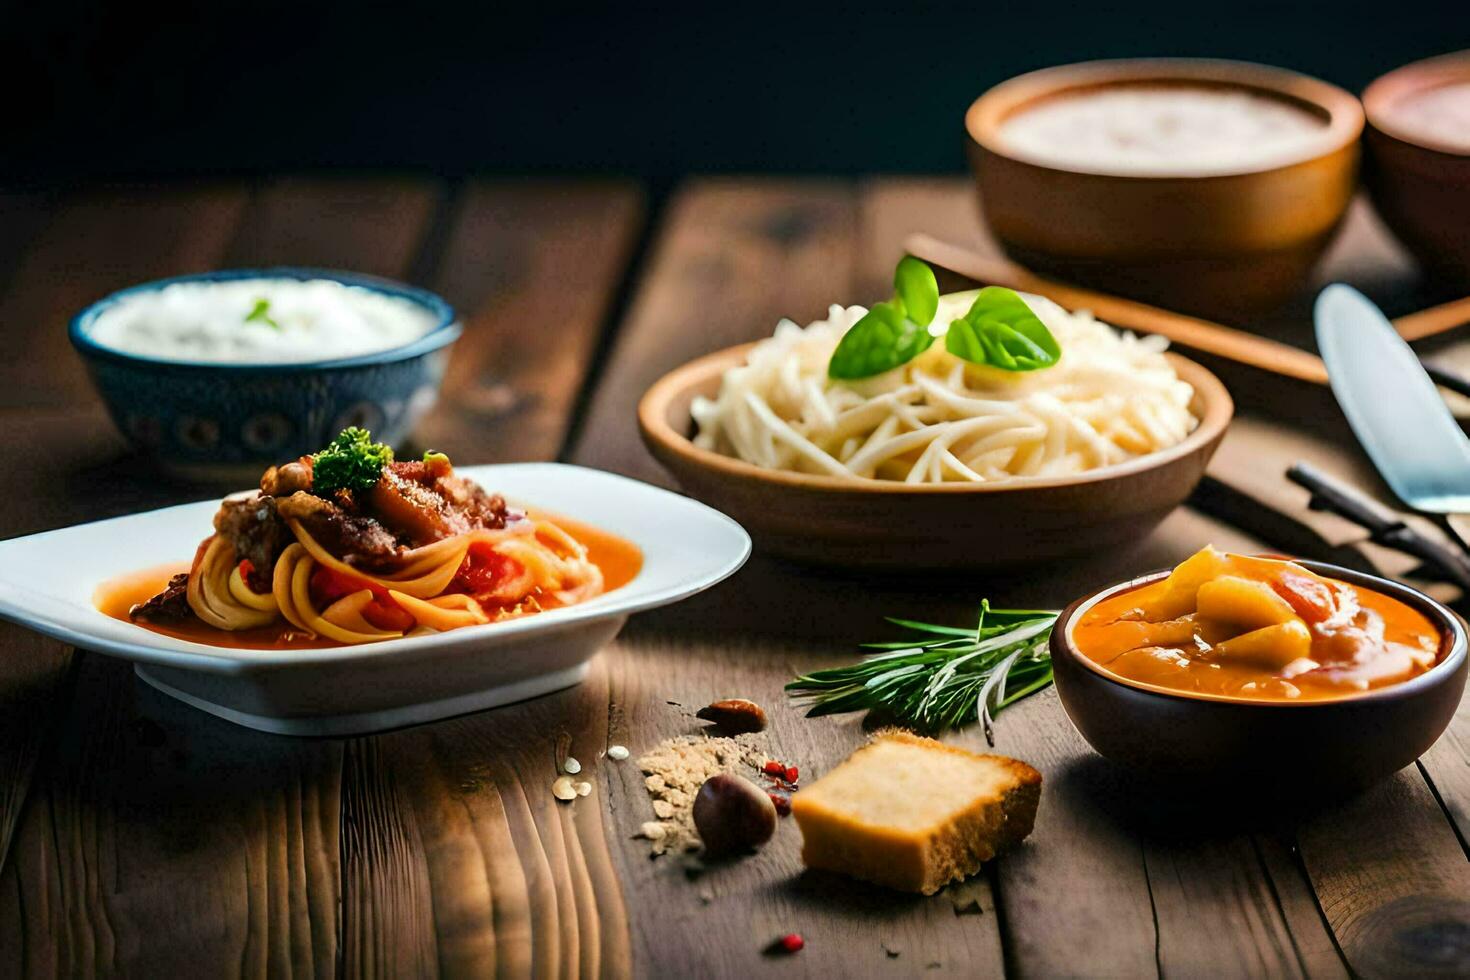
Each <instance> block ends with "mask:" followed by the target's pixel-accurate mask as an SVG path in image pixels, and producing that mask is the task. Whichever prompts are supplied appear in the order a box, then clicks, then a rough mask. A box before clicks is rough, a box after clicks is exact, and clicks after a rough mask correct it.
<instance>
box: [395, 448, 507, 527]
mask: <svg viewBox="0 0 1470 980" xmlns="http://www.w3.org/2000/svg"><path fill="white" fill-rule="evenodd" d="M441 471H442V468H435V467H431V466H430V465H429V464H427V463H418V462H408V463H391V464H389V465H388V466H386V467H384V469H383V475H382V476H381V477H379V478H378V482H377V484H376V485H374V487H373V488H372V490H370V491H368V494H367V501H366V502H367V504H368V506H369V507H370V508H371V510H372V511H373V513H374V514H375V515H376V516H377V518H378V519H379V520H380V521H382V522H383V523H384V524H386V525H388V526H389V527H390V528H392V529H393V530H394V531H396V532H397V533H399V534H400V535H402V536H404V537H406V538H408V540H409V541H410V542H411V543H413V544H414V545H422V544H428V543H430V542H432V541H438V540H440V539H441V538H447V537H450V536H452V535H455V534H464V533H465V532H466V531H473V530H475V529H476V528H502V527H504V526H505V522H506V517H507V509H506V506H505V500H504V498H502V497H500V496H498V495H493V494H488V493H486V492H485V491H484V490H482V489H481V488H480V487H479V486H478V485H477V484H475V483H474V482H472V481H470V480H466V479H464V478H462V477H457V476H454V475H453V473H452V472H450V473H447V474H444V475H440V473H441Z"/></svg>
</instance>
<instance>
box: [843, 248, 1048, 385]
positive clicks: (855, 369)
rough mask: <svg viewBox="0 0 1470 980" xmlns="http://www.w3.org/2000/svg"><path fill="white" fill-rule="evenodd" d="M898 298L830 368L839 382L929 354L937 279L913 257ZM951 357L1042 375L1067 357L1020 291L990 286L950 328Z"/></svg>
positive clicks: (899, 279) (878, 308) (905, 263)
mask: <svg viewBox="0 0 1470 980" xmlns="http://www.w3.org/2000/svg"><path fill="white" fill-rule="evenodd" d="M893 286H894V297H893V299H892V300H890V301H888V302H886V303H878V304H877V305H875V306H874V307H873V308H872V309H871V310H869V311H868V312H867V314H866V315H864V316H863V318H862V319H860V320H858V322H857V323H854V324H853V325H852V327H851V328H850V329H849V330H848V331H847V333H846V334H844V335H843V337H842V340H841V341H839V342H838V344H837V349H836V350H834V351H833V352H832V358H831V360H830V361H828V362H827V375H828V377H831V378H835V379H837V380H839V381H855V380H859V379H861V378H871V377H873V376H874V375H878V374H882V373H884V372H885V371H892V370H893V369H894V368H896V367H901V366H903V365H904V364H907V363H908V362H909V361H912V360H913V359H914V358H916V357H918V356H919V355H920V354H922V353H924V351H926V350H928V349H929V347H930V345H931V344H933V343H934V340H935V334H934V333H933V331H932V330H931V328H930V325H931V324H932V323H933V322H934V317H935V315H936V314H937V313H938V312H939V284H938V281H937V280H936V279H935V278H934V271H933V270H932V269H930V268H929V267H928V266H927V265H925V264H924V263H923V262H921V261H919V260H918V259H916V258H914V257H913V256H911V255H906V256H904V257H903V259H901V260H900V261H899V263H898V268H897V269H895V270H894V273H893ZM944 349H945V350H947V351H949V352H950V353H951V354H953V355H954V356H956V357H959V358H963V359H964V360H966V361H969V362H971V363H972V364H982V365H987V366H989V367H993V368H999V369H1000V370H1002V371H1036V370H1040V369H1041V368H1047V367H1051V366H1052V365H1053V364H1055V363H1056V362H1057V360H1058V359H1059V358H1060V357H1061V355H1062V351H1061V346H1060V345H1059V344H1058V343H1057V341H1056V338H1055V337H1053V336H1052V335H1051V331H1049V330H1048V329H1047V328H1046V324H1044V323H1042V322H1041V318H1040V317H1038V316H1037V315H1036V313H1035V312H1034V311H1033V310H1032V309H1031V308H1030V307H1029V306H1027V305H1026V301H1025V300H1024V299H1022V298H1021V295H1020V294H1019V293H1017V292H1016V291H1015V290H1013V289H1005V288H1003V287H1000V286H986V287H985V288H984V289H982V290H980V292H979V293H978V294H977V295H976V296H975V302H974V303H972V304H971V306H970V309H969V310H968V311H967V312H966V313H965V315H964V316H963V317H960V318H959V319H957V320H953V321H951V322H950V325H949V328H948V330H947V331H946V332H945V334H944Z"/></svg>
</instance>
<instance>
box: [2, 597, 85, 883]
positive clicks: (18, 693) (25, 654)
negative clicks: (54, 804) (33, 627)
mask: <svg viewBox="0 0 1470 980" xmlns="http://www.w3.org/2000/svg"><path fill="white" fill-rule="evenodd" d="M70 668H71V650H70V649H69V648H68V647H66V646H64V645H63V644H60V643H57V642H56V641H54V640H51V639H48V638H47V637H44V636H41V635H40V634H37V633H31V632H29V631H27V630H23V629H21V628H20V627H19V626H15V625H12V624H11V623H0V870H3V869H4V867H5V861H6V857H7V855H9V853H10V842H11V837H12V835H13V834H14V831H15V826H16V824H17V822H19V820H20V813H21V807H22V805H23V804H24V802H25V799H26V794H27V792H28V791H29V790H30V786H31V775H32V773H33V772H34V771H35V768H36V765H37V762H38V760H39V759H40V758H41V756H42V753H43V752H44V750H45V747H46V745H47V743H48V741H49V740H50V738H51V736H52V734H53V729H54V728H55V726H56V723H57V721H58V719H57V718H56V717H55V715H56V712H57V711H58V709H59V707H60V706H61V705H63V704H64V703H65V700H64V699H65V685H66V681H67V677H68V675H69V673H70Z"/></svg>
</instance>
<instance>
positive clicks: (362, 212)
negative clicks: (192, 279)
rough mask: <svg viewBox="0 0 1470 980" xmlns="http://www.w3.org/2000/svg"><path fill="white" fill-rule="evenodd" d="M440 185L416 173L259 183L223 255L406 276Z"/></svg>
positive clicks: (236, 261)
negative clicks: (389, 176)
mask: <svg viewBox="0 0 1470 980" xmlns="http://www.w3.org/2000/svg"><path fill="white" fill-rule="evenodd" d="M444 193H445V189H444V188H443V186H442V185H440V184H438V183H436V182H433V181H428V180H423V179H421V178H410V177H401V178H385V177H287V178H284V179H281V180H277V181H273V182H271V183H268V184H266V185H265V186H264V187H261V188H260V189H258V190H257V191H256V193H255V194H254V196H253V198H252V200H251V202H250V208H249V209H248V211H247V212H246V213H245V218H244V221H243V223H242V224H241V226H240V229H239V231H238V233H237V234H236V235H235V238H234V241H233V242H231V244H230V248H229V252H228V253H227V254H226V257H225V261H224V263H223V264H224V265H225V266H237V267H243V268H252V267H269V266H305V267H307V268H321V267H323V263H330V267H331V268H333V269H339V270H344V271H347V272H365V273H368V274H370V275H376V276H386V277H388V278H403V277H405V276H406V275H407V274H408V273H409V271H410V270H411V269H412V268H413V265H414V261H415V259H416V258H417V257H418V254H419V249H420V247H421V246H422V244H423V242H424V239H425V236H427V235H428V232H429V224H430V221H431V219H432V218H433V215H434V208H435V205H436V203H437V202H438V201H439V199H440V197H441V196H442V195H443V194H444Z"/></svg>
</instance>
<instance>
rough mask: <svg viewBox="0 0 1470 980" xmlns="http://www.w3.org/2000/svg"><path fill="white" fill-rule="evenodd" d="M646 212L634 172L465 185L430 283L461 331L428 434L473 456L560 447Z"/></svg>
mask: <svg viewBox="0 0 1470 980" xmlns="http://www.w3.org/2000/svg"><path fill="white" fill-rule="evenodd" d="M643 210H644V202H643V194H642V192H641V190H640V189H639V188H638V187H637V186H636V185H634V184H631V183H626V182H614V181H607V182H597V181H577V182H566V181H560V182H558V181H494V182H487V181H479V182H473V183H471V184H470V185H469V186H468V187H467V188H466V189H465V191H464V193H463V195H462V200H461V201H460V203H459V207H458V208H457V210H456V212H455V215H454V219H453V225H452V228H451V230H450V233H449V237H448V241H447V244H446V246H445V251H444V254H443V256H442V258H441V260H440V261H439V263H438V271H437V274H436V275H435V277H434V279H433V281H432V283H431V285H432V286H433V287H434V288H435V289H436V290H437V291H439V292H440V293H441V294H442V295H443V296H444V297H445V298H447V299H448V300H449V301H450V302H451V303H453V304H454V306H455V307H456V309H458V310H459V313H460V316H461V319H462V320H463V322H464V325H465V332H464V336H463V337H461V338H460V340H459V342H458V343H457V344H456V345H455V349H454V358H453V360H452V361H451V363H450V367H449V372H448V374H447V376H446V377H445V382H444V392H443V398H442V400H441V402H440V405H439V408H438V410H437V411H436V412H434V414H433V415H431V416H430V417H429V418H428V419H427V420H425V422H424V424H423V426H422V428H421V429H420V432H419V441H420V442H422V443H424V444H425V445H428V446H432V447H434V448H435V449H439V450H442V451H444V452H447V453H449V454H450V455H451V456H452V457H453V458H454V459H456V460H460V459H462V460H464V461H465V462H467V463H489V462H499V461H505V460H515V459H551V458H553V457H555V456H556V454H557V452H558V451H559V450H560V449H561V446H562V442H563V440H564V439H565V437H566V434H567V428H568V426H569V424H570V423H571V413H572V408H573V405H574V404H575V401H576V398H577V393H578V391H579V389H580V388H581V385H582V383H583V380H584V378H585V377H586V375H587V372H588V370H589V369H590V367H591V364H590V362H591V360H592V356H593V352H594V351H595V349H596V346H597V342H598V337H599V334H600V332H601V329H602V326H603V323H604V322H605V321H606V319H607V317H608V315H609V310H610V306H611V304H612V302H613V300H614V297H615V296H616V295H617V291H618V287H619V285H620V283H621V282H622V279H623V276H624V275H625V273H626V272H627V271H628V269H627V266H628V262H629V260H630V258H631V256H632V251H633V247H634V245H635V244H636V241H637V237H638V234H639V231H640V229H641V228H642V224H643Z"/></svg>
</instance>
